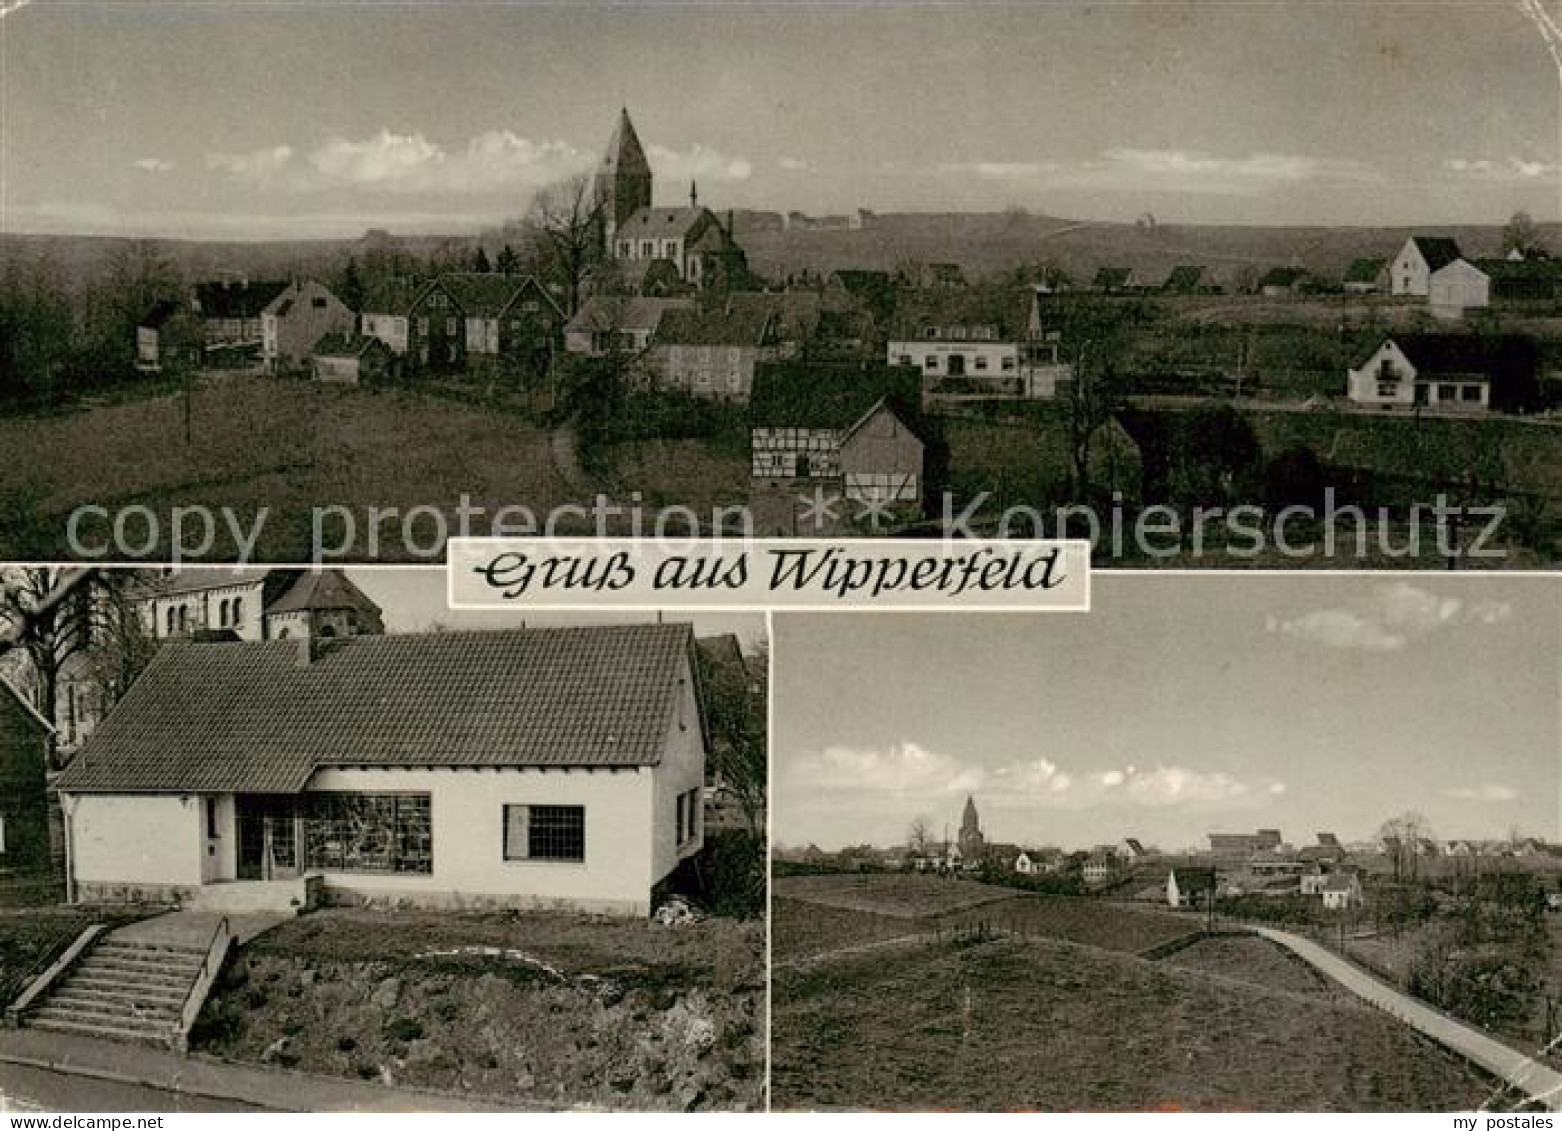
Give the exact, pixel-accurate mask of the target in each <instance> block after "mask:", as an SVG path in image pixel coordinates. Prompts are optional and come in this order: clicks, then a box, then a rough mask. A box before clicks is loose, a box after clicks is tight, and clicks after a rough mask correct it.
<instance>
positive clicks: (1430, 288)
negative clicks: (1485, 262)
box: [1427, 259, 1491, 320]
mask: <svg viewBox="0 0 1562 1131" xmlns="http://www.w3.org/2000/svg"><path fill="white" fill-rule="evenodd" d="M1490 305H1491V276H1490V275H1488V274H1487V273H1486V272H1485V271H1482V270H1481V269H1480V268H1479V267H1477V266H1476V265H1475V264H1473V263H1471V262H1470V261H1469V260H1468V259H1455V260H1454V261H1453V262H1452V263H1445V264H1444V265H1443V266H1441V267H1439V268H1438V269H1437V270H1436V271H1433V272H1432V275H1431V279H1430V281H1429V282H1428V284H1427V306H1428V307H1429V308H1430V309H1431V312H1432V316H1433V317H1434V318H1440V319H1444V320H1457V319H1460V318H1463V317H1464V313H1465V311H1467V310H1484V309H1486V308H1487V307H1488V306H1490Z"/></svg>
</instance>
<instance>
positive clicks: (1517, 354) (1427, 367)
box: [1358, 333, 1538, 377]
mask: <svg viewBox="0 0 1562 1131" xmlns="http://www.w3.org/2000/svg"><path fill="white" fill-rule="evenodd" d="M1387 340H1388V341H1391V342H1393V343H1394V344H1395V345H1396V346H1398V347H1399V351H1400V352H1401V353H1402V354H1404V355H1405V358H1406V360H1408V361H1409V362H1410V364H1411V365H1413V366H1415V369H1416V372H1417V373H1445V374H1446V373H1460V374H1479V375H1484V376H1487V377H1492V376H1496V375H1498V374H1507V373H1516V374H1519V375H1521V376H1522V375H1526V374H1528V373H1533V371H1534V368H1535V365H1536V358H1537V356H1538V355H1537V352H1536V346H1535V343H1534V341H1533V340H1532V339H1528V338H1524V337H1521V336H1518V335H1513V334H1504V335H1482V334H1415V333H1406V334H1392V335H1390V336H1389V337H1388V338H1387ZM1379 345H1381V343H1379ZM1378 348H1379V347H1378V346H1374V347H1373V349H1372V352H1371V353H1369V354H1367V357H1371V356H1372V353H1376V352H1377V350H1378ZM1363 360H1365V359H1363ZM1358 364H1359V363H1358Z"/></svg>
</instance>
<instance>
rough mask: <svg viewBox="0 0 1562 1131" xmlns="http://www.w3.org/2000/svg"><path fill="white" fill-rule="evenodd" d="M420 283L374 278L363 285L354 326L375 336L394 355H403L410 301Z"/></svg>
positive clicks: (410, 310) (417, 293)
mask: <svg viewBox="0 0 1562 1131" xmlns="http://www.w3.org/2000/svg"><path fill="white" fill-rule="evenodd" d="M423 286H424V284H422V283H419V282H415V281H414V280H412V279H376V280H371V281H370V282H369V283H368V284H367V285H366V287H365V288H364V297H363V310H362V311H361V312H360V315H359V318H358V329H359V331H360V332H361V333H363V334H367V335H368V336H369V337H371V338H378V339H379V340H380V341H382V342H384V343H385V344H386V346H388V347H389V348H390V351H391V354H392V356H394V357H405V356H406V355H407V346H408V343H409V342H410V340H411V337H412V334H411V330H412V325H411V314H412V304H413V302H414V301H415V300H416V299H417V297H418V295H419V294H420V293H421V292H422V290H423Z"/></svg>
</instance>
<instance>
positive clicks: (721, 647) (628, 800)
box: [0, 566, 768, 1111]
mask: <svg viewBox="0 0 1562 1131" xmlns="http://www.w3.org/2000/svg"><path fill="white" fill-rule="evenodd" d="M0 582H3V603H0V628H3V629H4V632H3V634H0V639H3V640H4V641H5V644H4V647H5V654H4V655H0V672H3V675H0V781H3V782H4V786H5V788H4V791H3V793H0V1000H3V1003H4V1009H5V1017H6V1022H7V1028H6V1029H5V1030H3V1031H0V1098H3V1100H4V1101H5V1103H6V1104H7V1105H8V1106H9V1107H13V1108H17V1109H19V1110H38V1109H40V1108H41V1109H44V1110H66V1111H80V1110H110V1111H113V1110H120V1111H124V1110H141V1111H147V1110H151V1111H160V1110H191V1109H193V1110H219V1111H262V1110H273V1111H275V1110H284V1111H297V1110H303V1111H336V1110H387V1111H388V1110H402V1111H420V1110H421V1111H429V1110H433V1111H441V1110H449V1111H485V1110H486V1111H498V1110H527V1109H570V1108H585V1109H595V1110H602V1109H619V1108H630V1109H635V1110H679V1111H696V1110H720V1111H743V1110H760V1109H762V1108H763V1106H764V1095H763V1087H764V1065H765V1042H766V1023H765V1016H764V998H765V967H764V960H765V942H766V932H765V923H764V911H765V847H764V845H765V808H766V794H765V789H766V781H767V776H768V771H767V765H766V756H767V750H766V738H765V725H766V724H765V719H766V664H767V660H768V642H767V638H766V630H765V622H764V618H763V616H755V615H752V614H698V615H694V616H692V617H685V618H683V619H678V618H675V617H672V616H668V617H661V616H641V617H635V616H633V615H627V614H618V615H616V616H607V615H600V614H597V615H593V614H590V613H582V614H564V613H558V614H553V615H551V616H550V615H547V614H537V615H536V616H533V617H529V618H527V619H526V620H524V621H523V620H521V619H520V618H519V617H518V616H516V615H514V614H511V613H486V614H479V613H463V612H458V611H451V610H449V609H447V607H446V603H445V595H444V575H443V573H442V571H440V570H438V569H432V568H403V569H396V568H390V569H385V568H381V569H372V568H370V569H357V568H352V569H346V570H330V569H328V570H300V569H290V568H275V569H267V568H244V569H230V568H223V567H212V568H190V569H183V570H107V569H104V570H83V569H72V568H53V567H50V568H45V567H35V566H4V567H0ZM55 1065H60V1066H64V1068H63V1070H62V1071H52V1070H51V1069H50V1066H55ZM29 1066H30V1067H29ZM40 1066H41V1067H40ZM94 1077H97V1078H99V1081H100V1082H94V1080H93V1078H94ZM103 1078H107V1079H112V1080H115V1081H119V1083H115V1084H105V1083H102V1082H101V1079H103ZM95 1105H101V1106H95Z"/></svg>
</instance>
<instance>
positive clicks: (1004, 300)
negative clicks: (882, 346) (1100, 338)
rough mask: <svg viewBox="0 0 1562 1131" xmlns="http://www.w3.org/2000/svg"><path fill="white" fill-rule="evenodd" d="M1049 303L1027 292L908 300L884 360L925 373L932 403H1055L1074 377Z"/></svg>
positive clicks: (999, 290)
mask: <svg viewBox="0 0 1562 1131" xmlns="http://www.w3.org/2000/svg"><path fill="white" fill-rule="evenodd" d="M1044 301H1045V296H1044V295H1042V294H1039V293H1038V292H1036V291H1035V290H1034V289H1033V288H1025V287H1019V288H1015V287H995V286H981V287H967V288H963V289H958V290H943V291H922V292H919V293H918V294H916V295H914V296H908V297H906V298H904V299H903V300H902V301H901V302H900V303H899V305H898V306H897V308H896V311H895V317H894V319H893V321H892V323H891V327H890V334H889V342H888V346H887V349H886V360H888V361H889V362H890V363H891V364H893V365H907V366H911V367H913V368H915V369H917V370H918V371H919V372H921V373H922V375H923V394H924V396H925V397H927V398H929V399H930V400H936V401H940V402H944V403H949V402H955V401H961V400H990V399H1022V400H1024V399H1047V398H1050V397H1053V396H1055V395H1056V394H1057V387H1058V384H1059V383H1060V382H1062V381H1066V380H1068V379H1069V378H1070V377H1071V376H1072V369H1071V368H1070V367H1069V366H1068V365H1067V364H1065V363H1064V362H1063V361H1062V358H1061V349H1062V339H1061V334H1060V332H1059V331H1058V329H1057V328H1056V327H1054V326H1049V325H1047V324H1046V318H1045V317H1044V316H1043V315H1042V313H1041V311H1042V309H1043V304H1044Z"/></svg>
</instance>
